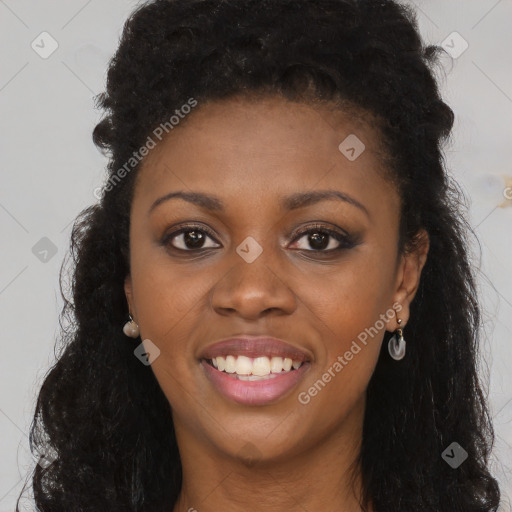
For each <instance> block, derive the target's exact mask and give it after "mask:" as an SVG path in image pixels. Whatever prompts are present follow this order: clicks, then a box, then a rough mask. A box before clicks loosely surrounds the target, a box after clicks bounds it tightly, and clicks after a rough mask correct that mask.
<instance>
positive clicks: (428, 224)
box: [17, 0, 500, 512]
mask: <svg viewBox="0 0 512 512" xmlns="http://www.w3.org/2000/svg"><path fill="white" fill-rule="evenodd" d="M440 51H442V48H441V47H439V46H434V45H425V44H424V43H423V42H422V40H421V38H420V36H419V30H418V26H417V20H416V15H415V13H414V11H413V10H412V9H411V8H410V7H407V6H403V5H400V4H398V3H396V2H394V1H391V0H378V1H376V0H155V1H151V2H146V3H144V4H143V5H142V6H140V7H138V8H137V10H136V11H135V12H134V13H133V14H132V15H131V17H130V18H129V19H128V21H127V22H126V24H125V27H124V31H123V34H122V38H121V41H120V46H119V48H118V50H117V52H116V54H115V56H114V57H113V59H112V61H111V62H110V66H109V70H108V79H107V87H106V92H105V93H103V94H101V95H100V96H99V97H98V103H99V105H100V106H101V107H102V108H103V109H104V111H105V115H104V117H103V119H102V120H101V122H100V123H99V124H98V125H97V126H96V128H95V130H94V135H93V138H94V142H95V143H96V144H97V145H98V147H100V148H102V150H103V151H104V152H105V153H106V154H108V155H109V157H110V160H109V165H108V171H109V176H110V178H112V176H113V175H114V174H115V173H116V171H117V170H118V169H120V168H122V166H123V165H124V164H125V162H127V161H129V159H130V158H131V157H132V156H133V154H134V152H135V151H137V150H138V149H139V148H140V147H141V146H142V145H143V143H144V141H145V140H146V139H147V137H148V135H149V134H151V133H152V131H153V130H154V128H155V127H156V126H158V125H160V123H162V122H165V121H166V120H168V119H169V117H170V116H171V115H172V114H173V113H174V112H175V111H176V109H178V108H179V107H180V106H182V105H184V104H186V103H187V101H188V100H189V98H191V97H193V98H195V100H196V101H197V102H198V105H199V106H198V107H197V108H201V105H202V104H204V103H205V102H208V101H215V100H220V99H223V98H230V97H234V96H235V95H244V96H246V97H247V98H257V97H260V96H262V95H274V96H280V97H283V98H286V99H288V100H292V101H296V102H301V101H303V102H316V101H318V102H329V103H330V104H332V105H335V106H336V107H337V108H339V109H340V110H345V111H349V112H353V113H357V112H361V113H366V114H367V115H370V116H372V119H375V122H376V123H377V126H378V128H379V130H380V133H381V136H382V141H383V143H384V144H385V147H386V155H387V157H386V162H387V171H388V173H389V179H390V180H393V182H394V183H395V184H396V186H397V188H398V190H399V193H400V197H401V221H400V250H401V251H407V250H410V249H411V248H412V247H414V243H415V241H416V238H415V235H416V234H417V233H418V231H419V230H420V229H421V228H424V229H425V230H426V231H427V232H428V235H429V237H430V250H429V254H428V259H427V261H426V264H425V267H424V269H423V273H422V276H421V281H420V285H419V289H418V292H417V294H416V296H415V298H414V300H413V302H412V304H411V316H410V322H409V323H408V338H407V339H408V349H407V350H408V355H407V358H405V359H404V360H403V361H402V362H401V363H400V365H395V364H392V361H390V359H389V357H386V355H387V354H386V347H387V340H388V339H389V336H390V333H386V336H385V339H384V343H383V344H382V347H383V349H382V351H381V354H380V356H379V360H378V363H377V366H376V369H375V371H374V374H373V375H372V378H371V380H370V382H369V385H368V388H367V406H366V413H365V418H364V427H363V444H362V449H361V452H360V458H359V462H360V465H361V468H362V477H363V485H364V502H363V503H362V506H364V507H365V509H366V507H367V506H368V504H369V503H370V502H372V503H373V505H374V507H375V511H376V512H391V511H393V512H427V511H428V512H440V511H443V512H454V511H460V512H484V511H485V512H489V511H496V510H497V507H498V505H499V503H500V490H499V486H498V483H497V481H496V480H495V479H494V478H493V477H492V476H491V474H490V471H489V469H488V463H489V457H490V453H491V449H492V446H493V442H494V431H493V426H492V422H491V418H490V415H489V411H488V408H487V404H486V397H485V395H484V393H483V391H482V387H481V384H480V382H479V377H478V374H477V369H478V368H477V364H478V354H479V352H478V350H479V348H478V341H479V338H480V320H481V318H480V315H481V313H480V309H479V302H478V300H477V293H476V285H475V277H474V274H473V272H474V270H473V267H472V265H471V259H470V256H469V251H470V246H469V242H468V233H469V232H471V233H472V234H474V233H473V232H472V230H471V227H470V226H469V224H468V222H467V221H466V220H465V214H464V212H463V211H462V209H463V207H464V208H465V204H464V197H463V193H462V192H461V190H460V188H459V187H458V186H457V185H456V184H455V183H454V182H453V181H452V180H451V178H450V177H449V176H448V174H447V172H446V170H445V164H444V156H443V154H442V144H443V143H444V142H445V141H446V140H447V139H448V138H449V135H450V132H451V129H452V125H453V122H454V114H453V112H452V110H451V109H450V108H449V107H448V106H447V105H446V104H445V103H444V102H443V101H442V99H441V97H440V94H439V90H438V85H437V82H436V78H435V72H434V65H435V64H436V63H438V57H439V53H440ZM191 115H193V114H191ZM186 121H187V120H186V119H185V120H184V122H186ZM139 167H140V165H136V166H134V168H133V170H132V171H131V172H128V173H126V176H125V177H124V178H123V179H122V180H119V183H116V186H108V184H106V185H105V186H104V187H103V194H102V196H101V200H100V201H99V202H98V204H94V205H93V206H90V207H89V208H87V209H85V210H84V211H83V212H81V214H80V215H79V216H78V218H77V219H76V221H75V224H74V226H73V233H72V240H71V250H70V259H71V261H68V263H71V264H72V271H71V272H66V271H65V269H67V265H66V261H65V262H64V264H63V267H62V269H61V281H60V285H61V293H62V294H63V297H64V301H65V304H64V308H63V311H62V314H61V322H60V323H61V330H62V335H61V338H60V341H61V343H62V347H61V351H60V354H59V355H58V357H57V362H56V363H55V365H54V366H53V367H52V368H51V369H50V370H49V372H48V374H47V375H46V376H45V379H44V382H43V384H42V387H41V390H40V393H39V396H38V398H37V403H36V407H35V414H34V419H33V422H32V425H31V430H30V446H31V449H32V451H33V452H34V453H36V452H37V453H39V454H47V453H49V452H52V453H55V454H56V457H57V458H56V459H55V460H54V461H53V463H51V464H50V465H47V466H46V467H43V466H44V465H40V464H37V465H35V469H34V472H33V474H32V475H31V479H32V481H31V486H32V489H33V492H34V499H35V503H36V505H37V507H38V510H39V511H41V512H58V511H63V512H64V511H66V512H71V511H94V512H99V511H108V512H115V511H124V512H126V511H133V512H135V511H137V512H143V511H147V512H159V511H162V512H164V511H165V512H168V511H169V510H172V507H173V505H174V504H175V503H176V500H177V497H178V495H179V492H180V489H181V483H182V469H181V462H180V456H179V452H178V447H177V444H176V438H175V435H174V428H173V420H172V410H171V407H170V404H169V402H168V401H167V399H166V397H165V395H164V393H163V391H162V390H161V388H160V386H159V384H158V382H157V380H156V378H155V376H154V374H153V372H152V370H151V368H150V367H149V366H145V365H141V364H140V362H139V360H138V359H137V358H135V357H134V355H133V347H131V345H130V344H128V343H126V338H125V336H124V334H123V332H122V329H121V327H122V325H123V324H124V323H125V322H126V319H127V316H128V306H127V302H126V297H125V294H124V289H123V283H124V279H125V277H126V276H127V274H128V273H129V257H128V256H129V250H128V248H129V224H130V205H131V199H132V194H133V188H134V181H135V177H136V176H137V170H138V168H139ZM66 278H67V279H69V282H67V284H66V288H68V289H69V290H70V293H71V296H69V297H68V298H66V296H65V295H66V293H65V291H63V289H64V287H63V282H64V280H65V279H66ZM452 441H457V442H458V443H459V444H460V445H461V446H463V447H464V448H465V450H466V451H467V452H468V453H469V458H468V459H467V460H466V461H465V462H464V464H462V465H461V466H460V467H459V468H458V469H457V470H454V469H452V468H451V467H449V465H448V464H446V462H445V461H444V460H443V459H442V457H441V453H442V452H443V450H444V449H445V448H446V447H447V446H449V445H450V444H451V443H452ZM22 495H23V491H22ZM20 498H21V497H20ZM19 501H20V499H18V505H19ZM17 510H18V506H17Z"/></svg>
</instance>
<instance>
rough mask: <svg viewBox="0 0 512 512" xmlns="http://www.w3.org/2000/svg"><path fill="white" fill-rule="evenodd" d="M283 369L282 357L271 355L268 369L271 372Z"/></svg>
mask: <svg viewBox="0 0 512 512" xmlns="http://www.w3.org/2000/svg"><path fill="white" fill-rule="evenodd" d="M282 369H283V358H282V357H273V358H272V359H271V360H270V371H271V372H273V373H279V372H280V371H281V370H282Z"/></svg>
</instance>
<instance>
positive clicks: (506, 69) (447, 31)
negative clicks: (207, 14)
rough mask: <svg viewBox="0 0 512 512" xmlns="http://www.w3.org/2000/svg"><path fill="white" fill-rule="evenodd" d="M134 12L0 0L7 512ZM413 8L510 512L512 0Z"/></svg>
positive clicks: (436, 0)
mask: <svg viewBox="0 0 512 512" xmlns="http://www.w3.org/2000/svg"><path fill="white" fill-rule="evenodd" d="M276 1H278V0H276ZM409 3H411V2H409ZM136 5H137V2H135V1H133V0H108V2H107V1H105V0H104V1H99V0H88V1H87V0H66V1H64V0H45V1H43V0H38V1H36V0H0V49H1V50H0V115H1V126H0V144H1V145H0V162H1V166H0V176H1V186H0V227H1V244H2V245H1V247H2V250H1V254H0V337H1V343H2V344H1V348H2V357H0V375H1V395H0V433H1V435H0V454H1V457H0V512H5V511H13V510H14V503H15V499H16V497H17V496H18V494H19V492H20V490H21V487H22V483H23V480H24V478H25V476H26V472H27V471H28V470H29V469H30V468H31V465H32V464H33V459H32V457H31V455H30V453H29V451H28V437H27V433H28V429H29V426H30V422H31V420H32V414H33V410H34V405H35V398H36V395H37V392H38V389H39V387H40V385H41V382H42V379H43V377H44V375H45V373H46V372H47V371H48V368H49V367H50V365H51V364H52V362H53V360H54V344H55V338H56V336H57V335H58V329H59V325H58V315H59V313H60V310H61V307H62V301H61V297H60V292H59V284H58V273H59V269H60V265H61V263H62V260H63V258H64V256H65V254H66V251H67V250H68V247H69V236H70V232H71V225H72V221H73V220H74V218H75V216H76V215H77V214H78V213H79V212H80V211H81V210H82V209H83V208H84V207H86V206H88V205H90V204H92V203H94V202H96V198H95V197H94V195H93V191H94V189H95V188H96V187H98V186H99V185H101V184H102V182H103V180H104V172H105V166H106V163H107V161H106V158H105V157H104V156H102V155H101V154H100V152H99V151H98V150H97V149H96V148H95V146H94V145H93V143H92V139H91V133H92V130H93V128H94V126H95V124H96V123H97V122H98V120H99V119H100V115H101V113H100V112H98V111H97V110H95V109H94V101H93V97H94V95H96V94H98V93H100V92H102V91H103V89H104V80H105V71H106V66H107V63H108V60H109V58H110V57H111V55H112V54H113V52H114V51H115V49H116V47H117V44H118V38H119V36H120V33H121V29H122V26H123V23H124V21H125V19H126V18H127V16H128V15H129V13H130V12H131V11H132V10H133V8H134V7H135V6H136ZM413 5H415V6H416V11H417V15H418V21H419V25H420V30H421V33H422V36H423V38H424V39H425V40H426V41H427V42H430V43H437V44H443V45H444V46H445V48H447V50H449V51H450V52H451V53H450V55H451V57H443V59H442V68H441V69H439V71H438V77H439V80H440V85H441V89H442V94H443V97H444V99H445V101H447V102H448V104H449V105H450V106H451V107H452V109H453V110H454V112H455V115H456V122H455V127H454V131H453V136H452V139H451V141H450V143H449V144H448V146H447V147H446V149H445V154H446V165H447V168H448V170H449V172H450V173H451V175H452V176H453V177H454V178H455V179H456V180H457V181H458V183H459V184H460V186H461V187H462V189H463V190H464V193H465V195H466V197H467V200H468V204H469V212H468V219H469V220H470V222H471V224H472V226H473V227H474V229H475V231H476V233H477V235H478V238H479V241H480V242H479V244H476V243H475V244H474V264H475V266H477V267H478V268H479V287H480V290H481V296H482V301H483V307H484V313H485V315H484V327H485V339H484V343H483V345H482V349H481V350H482V354H483V356H484V358H485V360H484V361H483V363H482V367H481V372H482V373H481V374H482V379H483V383H484V385H485V386H487V387H488V390H489V402H490V406H491V411H492V415H493V418H494V426H495V430H496V443H495V449H494V455H493V462H492V468H493V471H494V473H495V475H496V476H497V477H498V478H499V480H500V482H501V484H502V491H503V494H504V497H503V499H504V505H503V506H502V507H501V508H500V511H505V510H507V511H508V510H509V507H510V505H509V503H510V501H509V500H510V498H507V496H508V497H510V496H512V372H511V370H510V368H511V367H512V349H511V342H512V263H511V262H512V258H511V254H512V169H511V165H510V162H511V156H512V139H511V135H512V116H511V114H512V72H511V70H512V68H511V64H510V50H511V49H512V31H511V30H510V21H511V20H512V1H511V0H425V1H420V0H416V1H415V2H414V4H413ZM43 32H46V34H42V33H43ZM56 45H58V46H56ZM54 47H56V49H55V51H54V52H53V53H51V55H47V54H48V53H49V52H51V51H52V50H53V49H54ZM507 187H511V188H507ZM507 190H508V192H509V193H508V194H507ZM507 195H508V197H509V199H507V197H506V196H507ZM435 321H436V319H435V318H433V319H432V322H435ZM121 327H122V326H120V328H121ZM418 464H421V461H418ZM27 510H31V509H30V508H27Z"/></svg>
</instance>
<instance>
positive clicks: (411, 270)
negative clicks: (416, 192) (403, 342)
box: [386, 229, 430, 332]
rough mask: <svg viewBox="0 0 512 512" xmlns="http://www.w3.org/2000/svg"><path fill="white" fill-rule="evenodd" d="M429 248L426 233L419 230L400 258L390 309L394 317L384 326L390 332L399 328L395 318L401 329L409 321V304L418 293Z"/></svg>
mask: <svg viewBox="0 0 512 512" xmlns="http://www.w3.org/2000/svg"><path fill="white" fill-rule="evenodd" d="M429 247H430V240H429V236H428V233H427V232H426V231H425V230H424V229H421V230H420V231H418V233H417V235H416V236H415V238H414V241H413V244H412V246H411V247H410V248H409V249H408V250H407V251H406V252H404V254H403V255H402V256H401V258H400V262H399V265H398V270H397V278H396V281H395V291H394V294H393V308H392V309H394V310H395V312H396V316H393V317H391V318H390V319H389V320H388V322H387V326H386V329H387V330H388V331H390V332H393V331H395V330H396V329H397V328H398V327H400V324H398V322H397V321H396V320H397V318H399V319H400V320H402V323H401V327H404V326H405V325H406V324H407V322H408V321H409V315H410V306H411V302H412V300H413V299H414V296H415V295H416V292H417V291H418V287H419V284H420V278H421V272H422V270H423V267H424V265H425V262H426V261H427V255H428V250H429Z"/></svg>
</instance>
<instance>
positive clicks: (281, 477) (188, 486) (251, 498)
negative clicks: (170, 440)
mask: <svg viewBox="0 0 512 512" xmlns="http://www.w3.org/2000/svg"><path fill="white" fill-rule="evenodd" d="M363 417H364V400H363V401H362V402H361V404H359V405H358V406H357V407H356V408H355V409H354V410H353V411H352V414H351V415H350V416H349V417H347V418H346V420H345V421H344V422H343V425H342V426H341V427H340V428H338V429H337V430H334V431H332V432H331V433H330V434H329V435H328V436H327V437H324V438H323V439H321V440H320V441H319V442H318V443H316V444H315V445H314V446H313V447H311V448H309V449H307V450H305V451H300V447H297V448H296V451H295V453H293V454H290V453H287V454H284V455H281V456H279V457H273V458H269V457H267V458H265V459H261V460H258V461H257V462H254V463H247V461H246V462H245V463H244V461H242V460H240V457H238V458H236V457H235V458H234V457H232V456H231V457H229V456H227V455H226V454H225V453H219V452H218V451H216V450H215V449H214V448H213V447H212V446H211V445H209V446H208V445H205V444H204V440H202V441H200V440H198V439H188V440H186V439H185V437H191V434H190V430H189V429H186V428H185V426H184V425H181V424H180V422H179V420H177V419H175V429H176V435H177V440H178V445H179V446H180V447H181V446H183V443H185V445H186V446H187V450H183V451H182V450H180V453H183V456H182V474H183V484H182V489H181V493H180V496H179V499H178V501H177V503H176V505H175V507H174V509H173V512H195V511H196V512H218V511H219V510H229V511H230V512H242V511H243V512H245V511H247V510H248V509H250V510H251V512H263V511H265V512H281V511H282V510H287V511H289V512H304V510H324V511H326V512H330V511H333V512H334V511H336V512H362V510H363V509H362V507H361V505H360V499H361V494H362V479H361V475H360V468H359V467H358V466H357V456H358V454H359V451H360V447H361V435H362V420H363ZM191 441H192V442H191Z"/></svg>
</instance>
